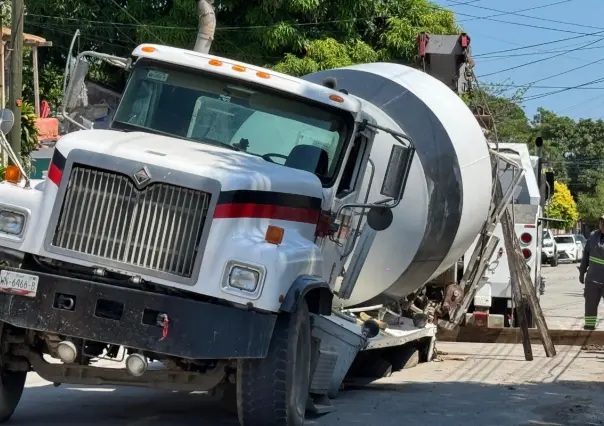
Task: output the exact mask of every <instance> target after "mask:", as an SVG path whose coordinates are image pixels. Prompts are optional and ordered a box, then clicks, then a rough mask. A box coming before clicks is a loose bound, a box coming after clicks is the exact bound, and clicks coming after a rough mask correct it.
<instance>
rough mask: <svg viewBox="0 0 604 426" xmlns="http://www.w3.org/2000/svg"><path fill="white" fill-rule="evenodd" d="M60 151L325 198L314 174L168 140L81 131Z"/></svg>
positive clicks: (226, 186) (238, 186)
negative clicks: (148, 165) (96, 154)
mask: <svg viewBox="0 0 604 426" xmlns="http://www.w3.org/2000/svg"><path fill="white" fill-rule="evenodd" d="M56 149H57V150H58V151H59V152H60V154H62V156H64V157H65V158H67V157H68V156H69V152H70V151H72V150H74V149H78V150H86V151H91V152H97V153H102V154H107V155H111V156H114V157H118V158H125V159H129V160H136V161H140V162H143V163H148V164H154V165H157V166H161V167H166V168H170V169H174V170H179V171H183V172H187V173H191V174H194V175H198V176H204V177H209V178H213V179H216V180H217V181H219V182H220V184H221V190H222V191H235V190H256V191H274V192H283V193H290V194H299V195H306V196H310V197H317V198H320V199H323V195H322V194H323V191H322V185H321V181H320V180H319V178H318V177H317V176H315V175H314V174H312V173H309V172H306V171H302V170H297V169H292V168H290V167H285V166H281V165H279V164H274V163H270V162H268V161H266V160H263V159H262V158H260V157H257V156H254V155H251V154H246V153H243V152H237V151H232V150H229V149H226V148H219V147H215V146H212V145H207V144H203V143H197V142H190V141H186V140H183V139H178V138H172V137H168V136H163V135H157V134H152V133H143V132H119V131H114V130H81V131H77V132H74V133H70V134H68V135H65V136H63V137H62V138H61V139H60V140H59V142H57V145H56Z"/></svg>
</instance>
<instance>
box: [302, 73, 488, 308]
mask: <svg viewBox="0 0 604 426" xmlns="http://www.w3.org/2000/svg"><path fill="white" fill-rule="evenodd" d="M327 77H334V78H335V79H336V80H337V86H338V89H346V91H348V93H349V94H351V95H354V96H357V97H358V98H361V100H362V101H363V104H364V107H365V110H366V111H368V112H369V113H370V114H371V115H372V116H373V117H374V119H375V120H376V121H377V123H378V124H379V125H381V126H384V127H387V128H391V129H393V130H397V131H400V132H402V133H404V134H406V135H407V136H409V137H410V138H411V139H412V140H413V141H414V144H415V147H416V156H415V159H414V161H413V165H412V167H411V171H410V176H409V180H408V181H407V187H406V191H405V194H404V197H403V200H402V201H401V203H400V204H399V205H398V207H397V208H396V209H394V211H393V213H394V221H393V223H392V225H391V227H390V228H388V229H387V230H385V231H381V232H379V233H378V234H377V236H376V239H375V241H374V243H373V245H372V247H371V250H370V252H369V255H368V257H367V260H366V262H365V264H364V265H363V268H362V271H361V274H360V277H359V281H358V282H357V284H356V287H355V289H354V291H353V293H352V296H351V298H350V299H349V300H347V301H345V303H344V305H345V306H352V305H358V304H360V303H363V302H366V301H369V300H372V302H373V301H379V300H380V299H384V298H387V299H395V300H399V299H401V298H404V297H406V296H407V295H409V294H411V293H413V292H415V291H417V290H418V289H419V288H421V287H422V286H423V285H424V284H425V283H427V282H428V281H430V280H431V279H433V278H435V277H437V276H438V275H440V274H441V273H442V272H444V271H445V270H446V269H447V268H449V267H450V266H451V265H453V264H454V263H455V262H456V261H457V260H458V259H459V258H461V256H463V254H464V253H465V252H466V250H467V249H468V248H469V247H470V246H471V245H472V243H473V242H474V240H475V239H476V237H477V235H478V234H479V232H480V229H481V227H482V225H483V223H484V221H485V220H486V218H487V215H488V211H489V207H490V200H491V188H492V182H491V162H490V157H489V151H488V146H487V142H486V140H485V137H484V134H483V132H482V129H481V128H480V126H479V125H478V122H477V121H476V119H475V117H474V115H473V114H472V112H471V111H470V110H469V108H468V107H467V106H466V105H465V104H464V102H463V101H462V100H461V99H460V98H459V97H458V96H457V95H456V94H455V93H454V92H453V91H452V90H451V89H450V88H448V87H447V86H446V85H444V84H443V83H441V82H440V81H438V80H436V79H435V78H433V77H431V76H429V75H427V74H425V73H423V72H421V71H418V70H416V69H413V68H410V67H406V66H404V65H398V64H389V63H372V64H362V65H355V66H352V67H346V68H338V69H333V70H326V71H320V72H317V73H313V74H310V75H307V76H305V77H303V79H305V80H308V81H312V82H314V83H319V84H321V83H322V82H323V81H324V80H325V79H326V78H327ZM395 143H397V142H395V140H394V139H393V138H392V137H391V136H390V135H388V134H386V133H385V132H379V133H378V134H377V136H376V138H375V141H374V145H373V148H372V151H371V159H372V160H373V162H374V163H375V178H374V181H373V184H372V188H371V190H370V196H369V200H370V201H377V200H380V199H383V196H381V195H380V194H379V191H380V188H381V184H382V181H383V178H384V174H385V170H386V167H387V163H388V159H389V155H390V150H391V148H392V145H393V144H395ZM368 176H369V173H367V174H366V176H365V179H364V181H363V185H362V189H361V191H362V192H361V193H362V194H365V191H366V189H367V184H368ZM337 285H339V284H337ZM337 285H336V287H337Z"/></svg>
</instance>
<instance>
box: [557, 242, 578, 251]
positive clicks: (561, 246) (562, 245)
mask: <svg viewBox="0 0 604 426" xmlns="http://www.w3.org/2000/svg"><path fill="white" fill-rule="evenodd" d="M556 245H557V246H558V250H563V251H572V250H576V249H577V248H578V247H577V245H576V244H573V243H556Z"/></svg>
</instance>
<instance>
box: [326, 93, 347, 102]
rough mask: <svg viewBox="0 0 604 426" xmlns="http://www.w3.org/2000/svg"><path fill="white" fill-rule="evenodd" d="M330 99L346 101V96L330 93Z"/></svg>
mask: <svg viewBox="0 0 604 426" xmlns="http://www.w3.org/2000/svg"><path fill="white" fill-rule="evenodd" d="M329 99H331V100H332V101H334V102H344V98H343V97H341V96H338V95H329Z"/></svg>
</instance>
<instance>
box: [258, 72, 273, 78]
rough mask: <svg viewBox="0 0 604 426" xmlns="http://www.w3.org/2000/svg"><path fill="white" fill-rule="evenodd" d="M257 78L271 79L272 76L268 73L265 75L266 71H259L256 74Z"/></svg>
mask: <svg viewBox="0 0 604 426" xmlns="http://www.w3.org/2000/svg"><path fill="white" fill-rule="evenodd" d="M256 76H258V77H260V78H271V75H270V74H268V73H265V72H264V71H258V72H257V73H256Z"/></svg>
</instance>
